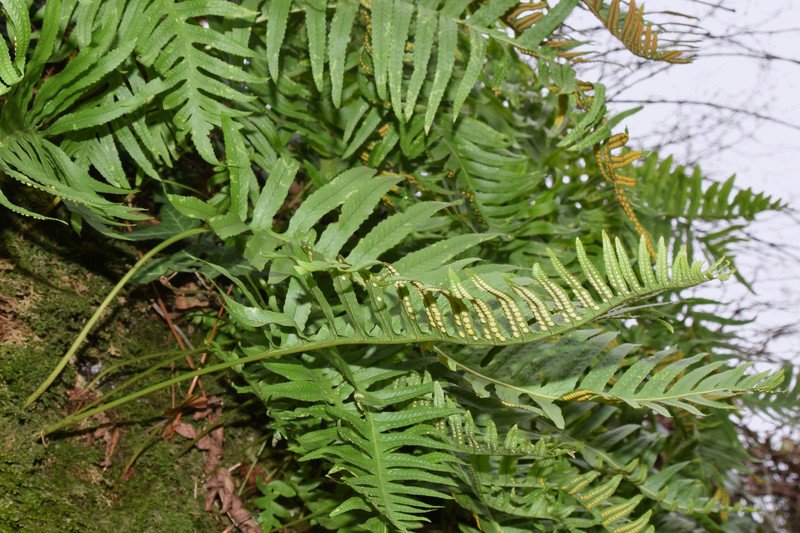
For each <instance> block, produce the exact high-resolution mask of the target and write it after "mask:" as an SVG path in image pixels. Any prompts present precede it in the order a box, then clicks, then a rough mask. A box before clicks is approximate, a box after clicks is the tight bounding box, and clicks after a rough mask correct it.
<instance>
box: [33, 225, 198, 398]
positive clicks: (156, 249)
mask: <svg viewBox="0 0 800 533" xmlns="http://www.w3.org/2000/svg"><path fill="white" fill-rule="evenodd" d="M207 231H208V230H207V229H206V228H193V229H190V230H187V231H184V232H183V233H179V234H178V235H175V236H173V237H170V238H169V239H167V240H165V241H163V242H161V243H159V244H157V245H156V246H155V247H154V248H153V249H151V250H150V251H149V252H147V253H146V254H144V255H143V256H142V258H141V259H139V261H137V262H136V264H135V265H133V267H131V269H130V270H128V272H127V273H126V274H125V275H124V276H123V277H122V279H121V280H119V281H118V282H117V284H116V285H115V286H114V288H113V289H111V292H109V293H108V296H106V298H105V300H103V301H102V303H101V304H100V306H99V307H98V308H97V310H95V312H94V314H93V315H92V317H91V318H90V319H89V320H88V321H87V322H86V325H85V326H83V329H82V330H81V332H80V333H79V334H78V336H77V338H76V339H75V342H73V343H72V346H70V347H69V350H67V353H65V354H64V357H62V358H61V360H60V361H59V362H58V365H56V367H55V368H54V369H53V371H52V372H50V375H49V376H47V379H45V380H44V381H43V382H42V384H41V385H39V388H38V389H36V391H35V392H34V393H33V394H31V395H30V396H28V399H27V400H25V405H24V406H23V407H28V406H30V405H31V404H32V403H33V402H35V401H36V400H37V399H38V398H39V396H41V395H42V394H44V391H46V390H47V388H48V387H49V386H50V385H52V383H53V381H55V380H56V378H57V377H58V376H59V374H61V371H62V370H64V367H65V366H67V363H68V362H69V360H70V359H71V358H72V356H73V355H75V352H77V351H78V348H79V347H80V345H81V343H82V342H83V340H84V339H85V338H86V336H87V335H88V334H89V332H90V331H91V329H92V328H93V327H94V325H95V324H96V323H97V321H98V320H99V319H100V316H101V315H102V314H103V311H105V310H106V308H107V307H108V306H109V305H110V304H111V301H112V300H113V299H114V298H115V297H116V296H117V294H119V291H121V290H122V287H124V286H125V284H126V283H128V281H129V280H130V279H131V278H132V277H133V275H134V274H136V272H138V271H139V269H140V268H142V267H143V266H144V265H145V263H147V261H149V260H150V259H151V258H152V257H153V256H154V255H156V254H157V253H158V252H160V251H161V250H163V249H164V248H166V247H168V246H170V245H171V244H174V243H176V242H178V241H180V240H182V239H185V238H187V237H191V236H192V235H197V234H198V233H205V232H207Z"/></svg>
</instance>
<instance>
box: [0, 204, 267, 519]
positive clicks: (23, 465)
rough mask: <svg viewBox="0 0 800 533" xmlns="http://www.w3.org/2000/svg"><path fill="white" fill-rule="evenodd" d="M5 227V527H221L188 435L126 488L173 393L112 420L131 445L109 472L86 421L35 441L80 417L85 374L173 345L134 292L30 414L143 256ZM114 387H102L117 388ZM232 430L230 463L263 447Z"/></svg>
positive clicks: (1, 377) (158, 453) (1, 504)
mask: <svg viewBox="0 0 800 533" xmlns="http://www.w3.org/2000/svg"><path fill="white" fill-rule="evenodd" d="M0 228H3V229H2V230H0V324H1V325H0V531H16V530H30V531H42V532H49V531H58V532H68V531H218V530H221V529H224V527H226V526H227V524H228V523H229V522H228V521H227V519H224V520H223V518H222V517H219V516H215V515H213V514H212V513H208V512H206V511H205V510H204V508H203V504H204V499H205V495H206V493H205V491H204V489H203V487H202V483H203V477H204V474H203V470H202V465H203V461H204V459H203V456H202V454H200V452H197V451H192V452H190V453H187V454H186V455H185V456H184V457H178V456H177V453H178V449H179V448H180V447H182V445H183V444H184V443H185V441H183V439H178V440H179V441H180V442H174V443H172V442H169V441H167V440H164V441H161V442H158V443H156V444H154V445H152V446H150V447H149V448H148V449H147V450H146V452H145V453H143V454H142V455H141V456H139V458H138V460H137V461H136V463H135V465H134V467H133V470H132V472H131V473H129V474H128V475H127V476H124V478H125V480H124V481H123V475H122V474H123V472H122V469H123V466H124V465H125V463H127V462H128V461H129V460H130V458H131V457H133V456H134V455H135V453H136V451H137V449H138V448H139V446H140V445H141V443H142V442H144V441H145V440H146V433H145V428H147V427H148V426H152V425H153V424H154V418H153V416H154V415H155V414H157V413H160V412H163V411H164V410H165V409H167V408H168V407H169V402H170V398H169V393H168V392H167V393H165V394H162V395H161V396H158V395H156V396H152V397H149V398H147V399H145V400H144V401H142V402H139V403H131V404H128V405H127V406H125V407H124V408H123V409H120V410H117V411H116V412H114V413H113V414H112V415H111V416H112V418H113V420H115V421H116V422H119V423H120V426H119V427H121V428H122V438H121V439H120V441H119V445H118V446H117V448H116V450H115V453H114V455H113V458H112V465H111V467H110V468H109V469H107V471H104V470H103V467H102V466H101V463H102V462H103V461H104V459H105V443H104V441H103V440H102V439H101V438H95V437H93V435H92V432H93V430H94V428H93V427H91V426H90V425H88V424H87V425H85V426H83V429H81V430H79V431H77V432H75V433H73V434H68V435H61V436H56V437H54V438H51V439H48V441H47V442H46V444H45V443H43V442H42V440H41V439H39V438H37V435H38V433H39V432H40V430H41V428H42V427H44V426H45V425H47V424H49V423H52V422H54V421H56V420H58V419H60V418H61V417H63V416H64V414H66V413H68V412H70V411H71V410H73V409H75V407H76V406H75V405H74V401H71V400H70V398H69V396H68V391H69V390H70V389H74V388H75V387H76V383H81V382H82V381H83V382H85V379H84V378H83V377H81V376H80V375H79V372H78V369H82V370H87V369H88V368H90V367H91V366H92V365H97V364H102V365H110V364H113V363H115V362H117V361H119V360H120V358H121V357H126V358H127V357H136V356H137V355H144V354H148V353H153V352H160V351H163V350H165V347H167V349H169V348H172V347H173V342H174V341H172V339H171V338H170V337H169V331H168V330H167V329H166V327H165V326H163V325H162V324H161V323H160V321H158V320H155V319H154V316H153V315H152V313H150V312H149V311H148V309H147V305H148V304H147V302H146V301H144V300H141V301H140V300H138V299H137V297H136V295H135V294H133V295H131V294H128V295H127V296H126V298H124V299H122V300H120V301H119V302H117V303H116V306H115V307H114V308H113V309H111V310H110V311H109V312H107V315H106V316H105V317H104V319H103V320H102V323H101V324H100V325H99V326H98V327H97V328H96V331H94V332H92V334H91V335H90V337H89V338H88V339H87V341H88V342H86V343H85V346H84V347H83V348H82V349H81V350H80V352H79V354H78V359H77V360H76V361H74V362H73V364H70V365H68V367H67V369H65V371H64V372H63V373H62V375H61V376H60V377H59V379H58V380H57V381H56V382H55V383H54V384H53V385H52V386H51V387H50V388H49V389H48V391H47V392H46V393H45V394H44V395H43V396H42V397H41V398H40V400H38V401H37V402H36V403H35V404H34V406H33V407H32V408H30V409H27V410H23V409H22V408H21V405H22V403H23V402H24V399H25V398H26V397H27V396H28V395H29V394H30V393H31V392H32V391H33V390H35V389H36V387H37V386H38V385H39V383H41V381H42V380H43V379H44V378H45V377H46V376H47V375H48V373H49V372H50V371H51V370H52V369H53V367H54V366H55V364H56V362H57V361H58V359H59V358H60V357H61V356H62V355H63V353H64V352H65V350H66V349H67V348H68V347H69V345H70V344H71V343H72V341H73V339H74V338H75V336H76V335H77V333H78V332H79V331H80V329H81V327H82V325H83V323H84V322H85V320H86V319H88V317H89V316H90V315H91V313H92V312H93V310H94V308H95V307H96V305H97V304H98V303H99V302H100V301H101V300H102V298H103V297H104V296H105V294H106V293H107V292H108V290H110V289H111V287H112V286H113V283H114V282H115V281H116V279H118V278H119V277H120V276H121V275H122V273H123V272H124V270H125V268H127V267H128V266H129V265H130V264H131V263H132V262H133V258H135V255H134V250H133V249H132V248H130V247H128V246H127V245H119V244H113V245H112V244H111V243H110V242H108V241H107V240H103V239H100V238H96V239H94V240H92V239H91V238H89V239H87V238H83V239H80V238H78V237H77V236H76V235H75V234H74V233H72V231H71V230H70V229H69V228H60V227H56V226H55V225H54V224H49V223H47V224H46V223H30V222H27V221H20V220H19V219H17V218H15V217H12V216H9V215H8V214H2V213H0ZM84 237H85V236H84ZM163 377H164V376H163V375H161V376H159V375H155V376H153V378H152V379H159V378H163ZM116 383H117V382H114V381H109V382H107V383H105V384H104V385H103V388H105V390H106V391H108V390H110V389H111V387H112V386H115V385H116ZM207 390H208V391H209V392H211V393H217V394H222V393H224V382H223V383H213V382H209V384H208V386H207ZM231 401H236V400H231ZM93 423H95V424H96V421H95V422H93ZM159 430H160V428H159V429H157V430H155V431H159ZM234 432H235V433H236V438H234V439H231V438H228V439H226V443H231V447H229V448H226V450H225V453H226V463H228V462H235V461H236V460H237V459H236V458H237V457H245V456H246V455H247V454H248V453H250V450H249V443H251V442H252V440H253V439H254V434H253V432H252V430H250V429H249V428H242V429H235V430H234ZM196 488H197V490H196ZM195 491H196V494H195Z"/></svg>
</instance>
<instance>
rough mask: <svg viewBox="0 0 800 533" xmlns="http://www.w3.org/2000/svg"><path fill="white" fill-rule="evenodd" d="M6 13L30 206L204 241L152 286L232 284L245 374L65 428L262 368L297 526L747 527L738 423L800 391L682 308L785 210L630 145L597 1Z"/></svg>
mask: <svg viewBox="0 0 800 533" xmlns="http://www.w3.org/2000/svg"><path fill="white" fill-rule="evenodd" d="M584 4H585V6H586V8H587V9H589V11H590V12H591V13H593V14H594V15H595V16H597V17H599V18H600V19H601V20H602V22H603V25H604V26H605V27H607V28H608V30H609V31H610V32H611V34H612V35H614V36H615V37H617V38H619V39H620V40H621V41H622V42H623V43H624V45H625V46H626V47H627V48H628V49H629V50H630V51H631V52H632V53H634V54H637V55H640V56H642V57H646V58H648V59H653V60H661V61H667V62H673V63H675V62H681V61H683V60H684V59H685V54H684V53H683V52H684V51H682V50H678V49H669V50H665V49H663V48H660V47H659V41H658V39H657V35H656V33H655V32H653V30H652V27H651V26H650V25H648V24H647V23H646V22H645V21H644V18H643V10H642V9H641V8H640V7H637V6H636V5H635V4H634V3H633V2H631V3H630V4H629V5H624V4H622V3H621V2H619V1H616V0H615V1H612V2H610V3H609V2H606V3H604V2H600V1H597V2H595V1H592V2H584ZM3 6H4V11H3V13H4V16H5V26H4V27H5V31H4V34H3V39H2V40H0V42H1V43H2V46H0V93H1V95H0V98H2V100H1V102H2V110H1V111H0V113H2V115H0V117H1V118H2V120H0V136H1V137H2V139H1V141H0V169H1V170H2V172H3V177H2V180H3V181H0V185H2V192H0V204H2V205H3V206H5V207H6V208H8V209H10V210H12V211H15V212H16V213H18V214H20V215H27V216H33V217H37V218H48V217H49V218H52V219H56V220H68V221H69V222H70V223H71V224H72V225H73V226H74V227H75V228H76V229H77V230H79V231H80V230H82V229H84V228H85V227H87V226H88V227H91V228H93V229H94V230H96V231H98V232H100V233H102V234H103V235H105V236H108V237H113V238H124V239H128V240H131V241H135V242H140V241H149V240H160V241H162V243H161V244H160V245H157V246H156V248H154V249H153V250H152V251H151V252H150V253H149V254H147V255H146V256H145V259H147V258H149V257H150V256H151V255H155V254H156V253H157V252H160V251H161V250H163V249H164V248H166V247H167V246H169V245H173V244H175V243H177V242H180V243H181V247H180V248H179V249H177V250H175V249H173V253H171V254H170V255H163V256H161V257H159V258H157V259H156V260H154V261H152V262H150V263H149V264H147V265H145V262H146V261H145V260H143V261H140V262H139V263H137V265H136V266H135V267H134V269H133V270H132V271H131V272H130V273H129V275H128V276H127V277H126V278H125V280H127V279H128V278H133V279H135V280H136V281H138V282H146V281H150V280H153V279H156V278H158V277H160V276H162V275H169V274H172V273H174V272H192V273H198V274H201V275H203V276H205V277H206V278H208V279H210V280H211V281H212V282H213V283H215V284H217V286H222V285H224V286H225V287H228V286H230V287H231V290H230V291H227V290H221V291H220V296H219V298H220V300H221V301H222V302H223V304H224V307H225V309H226V311H227V313H226V315H225V317H224V319H223V324H222V325H221V326H220V328H219V331H220V332H221V333H220V335H222V338H221V342H220V343H219V344H209V346H207V347H206V348H204V349H205V350H206V351H208V352H209V353H213V354H214V355H215V356H216V357H217V361H216V362H214V363H213V364H209V365H207V366H206V367H204V368H201V369H198V370H195V371H193V372H190V373H188V374H184V375H180V376H176V377H171V378H169V379H167V380H165V381H163V382H161V383H160V384H157V385H154V386H150V387H147V388H144V389H141V390H138V391H134V392H130V387H129V386H128V385H126V386H122V387H118V388H116V389H115V390H113V391H106V394H105V396H103V397H102V401H99V403H98V404H97V405H91V406H88V407H87V408H86V409H84V410H82V411H80V412H78V413H75V414H73V415H70V416H69V417H67V418H65V419H64V420H63V421H61V422H59V423H56V424H53V425H51V426H50V427H48V428H46V429H45V432H53V431H55V430H57V429H60V428H63V427H65V426H67V425H68V424H70V423H73V422H76V421H78V420H81V419H84V418H87V417H90V416H92V415H93V414H96V413H98V412H100V411H102V410H104V409H109V408H113V407H114V406H116V405H119V404H121V403H124V402H127V401H130V400H132V399H135V398H137V397H140V396H142V395H144V394H147V393H150V392H153V391H156V390H159V389H162V388H164V387H167V386H170V385H172V384H175V383H177V382H180V381H182V380H185V379H190V378H193V377H197V376H201V375H206V374H209V373H213V372H221V371H223V370H226V369H233V370H234V371H235V375H236V376H237V382H236V383H237V385H236V386H237V387H238V389H239V390H240V391H241V392H242V393H246V394H251V395H255V396H256V397H257V398H258V399H259V400H261V402H262V403H263V407H264V409H265V410H266V412H267V414H268V415H269V417H270V420H271V425H270V428H269V430H268V431H270V432H271V433H272V437H273V439H272V442H273V445H274V446H276V447H281V446H284V447H285V449H286V451H287V453H288V454H290V455H291V457H292V461H293V464H294V465H296V466H297V468H296V472H294V473H289V472H285V473H284V474H283V478H282V479H280V480H274V483H276V484H274V485H272V487H271V488H269V487H264V489H263V492H264V496H263V497H262V498H261V499H259V500H258V502H260V503H259V505H261V508H262V513H261V518H260V520H261V521H262V522H263V523H264V524H270V525H271V526H270V527H279V526H280V525H281V524H284V525H285V524H286V523H287V522H286V521H282V520H283V519H285V518H286V517H287V516H288V513H289V511H288V509H290V508H304V509H308V510H313V512H312V513H311V515H310V516H308V517H307V521H308V524H309V526H311V527H314V526H319V527H324V528H327V529H331V530H339V531H361V530H368V531H387V530H397V531H408V530H412V529H416V528H419V527H424V524H425V522H434V523H435V522H444V521H445V520H452V519H454V520H455V521H456V522H457V524H458V527H459V528H460V529H461V530H462V531H476V530H481V531H535V530H557V529H561V530H568V531H616V532H636V531H653V530H655V529H656V528H658V530H659V531H684V530H686V528H687V527H692V528H701V527H706V528H709V529H712V530H716V529H715V528H716V526H715V525H714V524H715V523H716V522H719V521H720V520H722V519H723V518H724V517H725V516H730V515H726V513H728V512H729V511H731V510H741V509H742V508H741V506H740V505H739V504H737V503H734V504H733V505H731V503H730V498H729V494H728V488H729V487H731V486H733V484H734V483H735V479H734V477H733V471H734V469H735V465H736V464H737V461H740V460H741V457H743V456H745V454H744V452H743V451H742V450H741V449H740V447H738V445H737V444H736V443H735V442H734V443H731V444H730V446H728V447H727V448H726V449H724V450H723V451H721V452H720V448H719V446H718V443H719V442H720V441H721V440H724V439H726V438H728V437H726V435H728V436H729V434H726V433H725V431H726V428H727V429H730V428H731V427H732V426H731V425H730V421H729V420H728V418H727V417H726V416H725V415H724V414H719V413H725V412H727V410H729V409H731V408H732V407H734V403H733V401H732V400H731V397H733V396H734V395H740V397H741V398H743V399H744V400H743V401H747V400H746V398H748V394H746V393H755V394H757V395H758V396H756V398H757V399H756V400H754V401H753V403H754V404H756V405H759V403H758V402H759V401H760V402H762V403H763V402H764V401H765V400H764V398H766V397H773V396H767V395H774V397H784V395H785V393H784V392H783V391H778V392H771V391H772V390H773V389H774V387H775V386H776V385H777V383H778V382H779V381H780V380H781V373H776V374H768V373H763V372H762V373H755V372H751V371H750V366H749V365H748V364H738V362H736V359H733V360H732V358H735V357H738V356H740V355H741V354H738V353H737V352H736V350H735V345H734V344H733V343H732V342H730V340H731V338H732V336H734V335H735V333H730V332H728V331H727V330H725V331H723V330H722V329H720V328H712V327H705V326H703V325H702V323H703V321H706V322H707V321H708V320H710V319H709V318H708V313H707V312H705V311H704V310H703V309H702V308H701V307H700V305H699V304H696V303H695V302H693V301H691V300H685V301H684V300H680V299H679V298H678V297H677V296H676V293H677V292H678V291H680V290H682V289H687V288H690V287H693V286H695V285H698V284H700V283H704V282H708V281H713V280H715V279H726V278H727V277H728V276H729V275H730V274H731V271H732V269H731V267H729V266H728V265H729V263H728V261H727V260H726V259H724V258H722V257H721V254H719V253H717V252H720V251H725V250H726V249H725V245H726V244H727V243H729V242H731V241H730V240H726V239H733V238H735V237H733V235H734V234H735V232H736V231H737V228H738V227H739V226H738V225H737V224H736V221H735V220H734V219H735V218H736V217H738V216H740V215H741V216H743V217H746V218H752V217H754V216H755V215H757V214H758V213H759V212H761V211H764V210H767V209H780V208H781V207H782V206H781V204H780V203H777V202H773V201H771V200H769V199H767V198H764V197H763V196H758V195H754V194H752V193H748V192H741V193H738V194H737V195H736V196H735V197H734V198H733V199H731V197H730V189H731V187H732V182H729V183H726V184H725V185H724V186H722V187H715V186H713V185H712V186H706V185H705V184H704V180H703V178H702V175H701V174H699V172H698V174H696V176H695V177H692V178H687V177H686V176H685V175H684V174H683V171H682V169H680V171H678V170H675V171H672V170H671V160H666V161H662V160H661V159H659V157H658V155H657V154H651V155H650V156H649V158H648V159H646V160H645V162H644V164H641V165H636V164H635V163H636V160H637V159H638V158H639V156H640V154H639V152H629V151H628V152H623V153H622V154H620V155H612V154H611V150H613V149H617V148H622V147H623V145H624V143H625V142H624V141H626V140H627V134H622V133H617V134H613V133H612V130H613V129H614V127H615V125H616V124H617V123H618V120H619V117H616V118H615V117H609V116H607V109H606V105H605V87H604V86H603V85H602V84H601V83H599V82H586V81H582V80H579V79H578V77H577V74H576V70H575V68H574V67H573V63H574V62H580V61H581V60H585V59H587V58H590V57H591V55H590V51H589V50H587V46H586V44H587V43H583V42H581V41H580V40H578V39H575V38H574V37H573V36H571V35H570V33H569V28H568V26H566V25H563V24H562V23H563V22H564V21H565V20H567V17H569V16H570V14H571V13H572V12H573V11H574V10H575V9H577V8H578V6H579V2H578V1H577V0H562V1H559V2H550V3H546V2H517V1H513V0H487V1H482V2H463V1H458V0H445V1H440V0H422V1H419V2H411V1H404V0H373V1H372V2H357V1H355V0H346V1H342V2H335V3H333V4H330V3H326V2H321V1H317V0H303V1H287V0H281V1H277V0H273V1H261V0H242V1H241V2H228V1H223V0H189V1H184V2H173V1H168V0H130V1H129V0H113V1H110V2H100V1H96V0H94V1H93V0H87V1H77V0H52V1H48V2H46V3H43V4H42V5H39V4H38V3H34V4H33V5H29V4H28V3H26V2H22V1H19V0H17V1H9V2H4V3H3ZM33 30H35V31H33ZM22 186H29V187H31V188H34V189H37V190H39V191H44V193H45V194H50V195H54V196H55V197H56V201H55V202H53V204H52V206H51V208H50V209H46V210H41V212H37V211H36V210H35V209H34V208H33V207H32V205H29V204H27V203H26V201H25V195H24V194H21V192H20V191H21V190H22V189H23V188H27V187H22ZM664 195H667V196H668V199H669V201H668V202H665V203H664V204H663V205H664V206H665V207H664V209H662V210H661V211H656V210H655V209H654V208H653V206H654V205H656V199H657V198H660V197H662V196H664ZM58 206H61V207H58ZM156 211H157V214H156ZM681 216H682V217H685V221H686V222H685V223H683V222H682V223H681V224H683V226H680V227H677V229H676V227H675V226H674V225H673V220H674V218H675V217H681ZM709 217H712V218H713V219H714V222H716V223H718V224H721V225H722V226H723V227H722V229H721V230H720V231H722V233H716V234H708V233H707V232H706V233H704V230H705V228H703V227H701V226H698V224H702V223H704V222H707V219H708V218H709ZM150 218H157V219H158V220H159V224H158V225H149V224H141V225H137V224H138V222H139V221H140V220H144V219H150ZM128 226H130V227H131V229H132V231H127V229H128ZM123 227H124V229H125V230H126V231H121V230H122V229H123ZM611 234H615V235H616V237H614V238H612V237H610V235H611ZM715 235H716V237H715ZM632 250H636V253H632ZM701 255H704V256H706V258H707V259H709V263H710V266H708V267H704V266H703V264H701V263H700V262H698V261H695V260H694V258H695V256H698V257H699V256H701ZM125 280H123V282H124V281H125ZM121 283H122V282H121ZM118 287H121V284H120V285H119V286H118ZM114 294H116V293H113V294H111V295H109V299H110V298H111V297H113V296H114ZM104 305H105V304H104ZM103 307H104V306H101V308H100V309H99V310H98V313H97V314H96V316H95V317H93V319H92V320H91V321H90V322H89V323H87V325H86V327H85V328H84V332H82V333H81V336H79V338H78V339H77V340H76V343H75V345H74V346H73V348H72V349H71V350H70V351H69V352H68V353H67V354H66V355H65V356H64V357H63V358H62V360H61V362H60V363H59V365H58V367H57V369H56V371H54V373H53V374H52V375H51V377H50V378H48V380H47V381H46V382H45V383H43V385H42V387H40V389H39V390H38V391H36V392H35V393H34V394H32V395H31V397H30V398H29V402H28V403H31V402H32V401H34V400H35V399H36V398H37V397H38V396H39V395H40V394H41V393H42V391H43V390H44V389H45V388H47V386H48V385H49V383H51V382H52V380H53V379H54V378H55V376H56V375H57V374H58V372H59V371H60V370H61V369H63V368H64V366H66V365H67V364H68V363H69V360H70V357H71V355H72V354H73V353H74V352H75V350H77V347H78V346H80V344H81V341H82V339H83V337H84V336H85V335H86V334H87V332H88V330H89V329H90V328H91V326H92V324H94V322H95V321H96V320H97V319H98V318H99V315H100V313H101V312H102V309H103ZM714 319H715V320H718V321H719V322H718V323H719V324H720V325H721V326H728V325H731V324H732V323H731V322H730V321H729V320H728V319H727V318H725V317H722V316H720V317H714ZM665 324H666V327H665ZM668 346H671V348H667V347H668ZM168 363H169V361H168V360H166V361H161V362H159V363H157V364H155V366H154V368H153V369H151V370H150V371H156V370H158V368H161V367H162V366H163V365H166V364H168ZM130 383H131V384H134V383H136V379H133V380H131V382H130ZM705 416H707V417H708V418H706V419H703V417H705ZM667 428H673V429H671V430H670V429H667ZM728 440H730V439H728ZM284 441H285V442H284ZM717 452H719V453H717ZM699 462H700V463H702V466H700V467H698V466H697V463H699ZM309 465H311V466H309ZM321 469H322V470H321ZM320 472H325V474H326V477H324V478H323V477H320ZM314 476H316V477H314ZM309 477H311V478H312V479H309ZM278 483H279V484H278ZM279 500H280V501H279ZM286 500H291V502H288V501H286ZM319 501H326V502H331V501H332V502H333V504H331V505H330V506H329V507H328V508H325V507H319V506H318V502H319ZM743 512H744V511H743ZM731 514H732V513H731ZM687 524H691V525H687Z"/></svg>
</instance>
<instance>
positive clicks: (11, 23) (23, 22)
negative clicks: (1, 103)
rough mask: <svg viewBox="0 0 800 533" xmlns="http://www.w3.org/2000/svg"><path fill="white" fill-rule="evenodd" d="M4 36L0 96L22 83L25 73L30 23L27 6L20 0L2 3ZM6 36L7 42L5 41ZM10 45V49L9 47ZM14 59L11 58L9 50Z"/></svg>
mask: <svg viewBox="0 0 800 533" xmlns="http://www.w3.org/2000/svg"><path fill="white" fill-rule="evenodd" d="M3 13H4V15H5V17H4V18H5V20H6V23H5V28H6V35H4V36H3V38H2V39H0V95H4V94H6V93H8V92H9V91H10V90H11V88H12V87H13V86H14V85H16V84H18V83H19V82H21V81H22V79H23V76H24V73H25V63H26V61H27V55H28V46H29V45H30V42H31V21H30V16H29V15H28V4H27V3H26V2H23V1H21V0H11V1H8V2H3ZM6 36H7V38H8V40H9V41H10V43H9V42H7V41H6ZM9 44H11V47H9ZM12 49H13V51H14V57H13V59H12V58H11V50H12Z"/></svg>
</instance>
